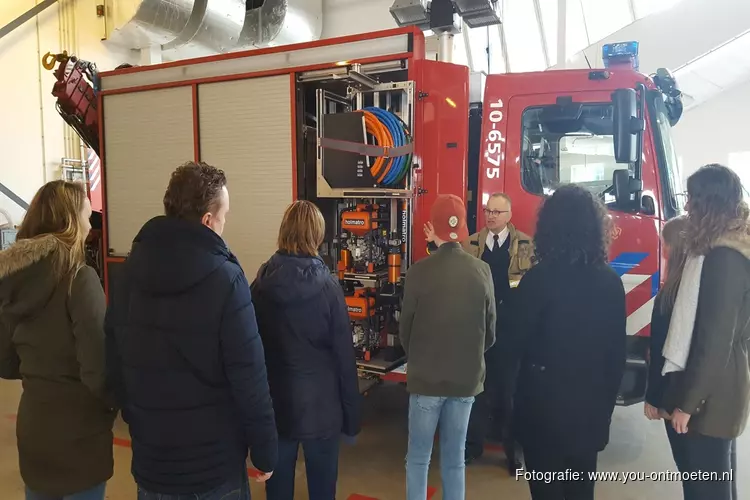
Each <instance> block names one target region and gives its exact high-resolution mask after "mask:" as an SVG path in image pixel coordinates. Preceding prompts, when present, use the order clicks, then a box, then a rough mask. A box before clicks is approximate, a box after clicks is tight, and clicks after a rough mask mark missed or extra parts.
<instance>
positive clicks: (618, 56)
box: [602, 41, 639, 71]
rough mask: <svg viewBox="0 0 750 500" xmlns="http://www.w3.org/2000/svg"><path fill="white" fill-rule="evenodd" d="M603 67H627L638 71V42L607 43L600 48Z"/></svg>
mask: <svg viewBox="0 0 750 500" xmlns="http://www.w3.org/2000/svg"><path fill="white" fill-rule="evenodd" d="M602 59H603V60H604V67H605V68H609V67H612V66H623V65H628V66H630V67H631V68H633V69H634V70H635V71H638V65H639V62H638V42H635V41H633V42H618V43H608V44H606V45H604V46H603V47H602Z"/></svg>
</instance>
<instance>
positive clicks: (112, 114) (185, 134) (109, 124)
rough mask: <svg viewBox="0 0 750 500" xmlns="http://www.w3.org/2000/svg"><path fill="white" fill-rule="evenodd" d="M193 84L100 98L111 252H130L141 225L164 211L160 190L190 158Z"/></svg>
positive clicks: (192, 152) (162, 196)
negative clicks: (102, 104)
mask: <svg viewBox="0 0 750 500" xmlns="http://www.w3.org/2000/svg"><path fill="white" fill-rule="evenodd" d="M192 99H193V98H192V89H191V87H180V88H174V89H164V90H151V91H145V92H135V93H130V94H115V95H109V96H105V97H104V130H105V136H104V137H105V142H104V158H105V164H104V167H105V175H106V188H107V192H106V195H107V207H106V210H107V230H108V235H109V240H108V242H109V244H108V246H109V248H110V249H111V254H112V255H119V256H124V255H127V254H128V253H129V252H130V247H131V245H132V242H133V238H134V237H135V235H136V234H138V231H139V230H140V229H141V227H142V226H143V224H144V223H145V222H146V221H148V220H149V219H151V218H152V217H154V216H157V215H161V214H163V213H164V205H163V201H162V200H163V199H164V191H165V190H166V188H167V184H168V183H169V176H170V174H171V173H172V171H173V170H174V169H175V168H177V167H178V166H179V165H181V164H183V163H185V162H187V161H191V160H193V158H194V155H195V154H194V150H195V148H194V141H193V106H192Z"/></svg>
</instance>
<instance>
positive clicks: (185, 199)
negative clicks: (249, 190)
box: [164, 161, 227, 221]
mask: <svg viewBox="0 0 750 500" xmlns="http://www.w3.org/2000/svg"><path fill="white" fill-rule="evenodd" d="M226 184H227V177H226V175H224V171H222V170H219V169H218V168H216V167H212V166H211V165H208V164H207V163H203V162H197V163H196V162H193V161H190V162H187V163H185V164H183V165H181V166H179V167H177V170H175V171H174V172H172V177H171V178H170V179H169V186H167V191H166V193H164V213H165V214H166V215H168V216H170V217H176V218H179V219H187V220H193V221H198V220H200V219H201V218H202V217H203V216H204V215H205V214H206V213H208V212H210V211H211V210H212V209H213V208H214V207H215V205H216V202H217V200H218V199H219V196H220V193H221V189H222V188H223V187H224V186H226Z"/></svg>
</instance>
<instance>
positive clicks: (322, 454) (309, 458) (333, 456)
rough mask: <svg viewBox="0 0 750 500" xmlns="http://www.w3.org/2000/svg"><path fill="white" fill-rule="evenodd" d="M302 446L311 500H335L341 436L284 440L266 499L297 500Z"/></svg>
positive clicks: (280, 446)
mask: <svg viewBox="0 0 750 500" xmlns="http://www.w3.org/2000/svg"><path fill="white" fill-rule="evenodd" d="M300 446H302V452H303V453H304V455H305V469H306V472H307V495H308V497H309V499H310V500H335V499H336V483H337V481H338V471H339V436H336V437H333V438H329V439H310V440H305V441H295V440H290V439H281V438H280V439H279V461H278V462H277V464H276V470H275V471H273V476H271V479H269V480H268V481H267V482H266V499H267V500H294V475H295V474H294V473H295V469H296V467H297V455H298V454H299V447H300ZM423 500H424V499H423Z"/></svg>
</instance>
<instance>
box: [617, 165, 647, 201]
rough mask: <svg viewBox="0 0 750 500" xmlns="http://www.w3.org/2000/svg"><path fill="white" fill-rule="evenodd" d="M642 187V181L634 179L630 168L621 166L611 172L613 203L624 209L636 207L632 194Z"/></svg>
mask: <svg viewBox="0 0 750 500" xmlns="http://www.w3.org/2000/svg"><path fill="white" fill-rule="evenodd" d="M642 189H643V181H640V180H638V179H634V178H633V177H632V176H631V175H630V170H628V169H626V168H623V169H618V170H615V171H614V173H613V174H612V190H613V191H614V195H615V204H616V205H617V206H618V207H619V208H622V209H624V210H628V209H632V208H634V207H636V205H635V203H634V201H633V198H632V195H633V193H638V192H640V191H641V190H642Z"/></svg>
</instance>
